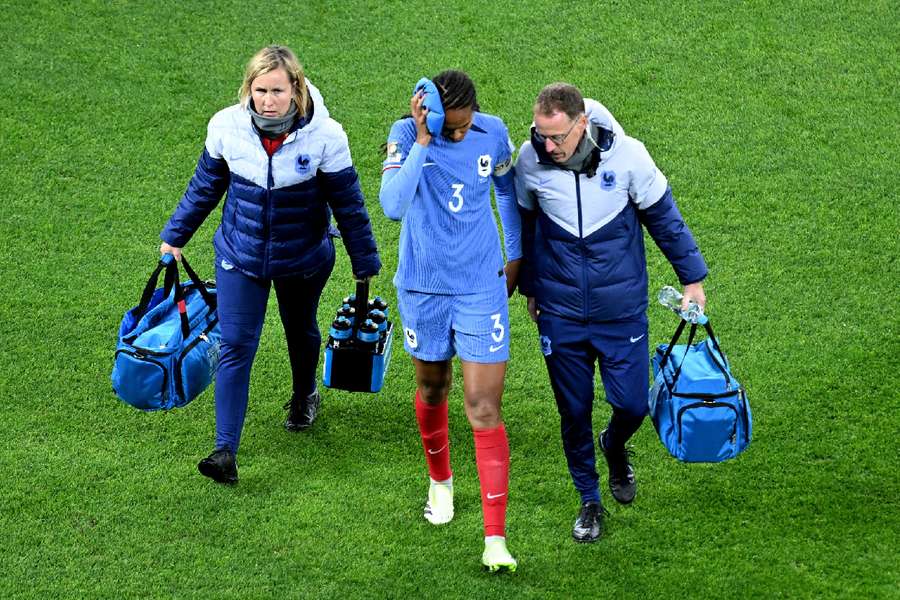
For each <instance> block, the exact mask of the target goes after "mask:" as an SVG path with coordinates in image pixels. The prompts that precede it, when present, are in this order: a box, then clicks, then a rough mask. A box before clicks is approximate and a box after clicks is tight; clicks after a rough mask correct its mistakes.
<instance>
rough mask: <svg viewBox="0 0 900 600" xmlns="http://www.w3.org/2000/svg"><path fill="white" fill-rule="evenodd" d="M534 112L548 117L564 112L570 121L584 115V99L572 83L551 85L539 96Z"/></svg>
mask: <svg viewBox="0 0 900 600" xmlns="http://www.w3.org/2000/svg"><path fill="white" fill-rule="evenodd" d="M534 111H535V112H537V113H540V114H542V115H548V116H549V115H552V114H553V113H555V112H564V113H566V116H568V117H569V118H570V119H575V118H576V117H578V116H579V115H581V114H582V113H584V97H582V95H581V92H580V91H579V90H578V88H577V87H575V86H574V85H572V84H571V83H562V82H557V83H551V84H550V85H548V86H546V87H545V88H544V89H542V90H541V93H540V94H538V97H537V100H535V102H534Z"/></svg>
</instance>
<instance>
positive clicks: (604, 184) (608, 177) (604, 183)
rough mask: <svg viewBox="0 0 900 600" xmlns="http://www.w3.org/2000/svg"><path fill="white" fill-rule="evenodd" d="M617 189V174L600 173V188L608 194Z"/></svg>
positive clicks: (613, 172)
mask: <svg viewBox="0 0 900 600" xmlns="http://www.w3.org/2000/svg"><path fill="white" fill-rule="evenodd" d="M615 187H616V172H615V171H601V172H600V188H601V189H604V190H606V191H607V192H608V191H610V190H612V189H614V188H615Z"/></svg>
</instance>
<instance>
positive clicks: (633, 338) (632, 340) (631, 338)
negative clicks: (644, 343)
mask: <svg viewBox="0 0 900 600" xmlns="http://www.w3.org/2000/svg"><path fill="white" fill-rule="evenodd" d="M645 335H646V334H645V333H642V334H641V335H639V336H637V337H630V338H628V339H629V340H631V343H632V344H633V343H635V342H636V341H638V340H639V339H641V338H642V337H644V336H645Z"/></svg>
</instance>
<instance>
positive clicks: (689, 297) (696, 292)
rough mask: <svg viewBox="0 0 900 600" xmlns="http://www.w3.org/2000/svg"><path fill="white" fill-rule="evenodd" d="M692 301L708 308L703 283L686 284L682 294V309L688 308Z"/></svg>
mask: <svg viewBox="0 0 900 600" xmlns="http://www.w3.org/2000/svg"><path fill="white" fill-rule="evenodd" d="M691 301H694V302H696V303H697V304H699V305H700V308H704V309H705V308H706V294H704V293H703V284H702V283H700V282H699V281H698V282H697V283H689V284H687V285H686V286H684V293H682V295H681V310H687V309H688V304H690V302H691Z"/></svg>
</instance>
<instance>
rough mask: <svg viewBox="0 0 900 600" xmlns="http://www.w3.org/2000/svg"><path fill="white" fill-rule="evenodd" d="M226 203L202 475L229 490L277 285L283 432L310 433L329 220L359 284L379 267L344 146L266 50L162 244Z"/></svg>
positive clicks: (285, 66)
mask: <svg viewBox="0 0 900 600" xmlns="http://www.w3.org/2000/svg"><path fill="white" fill-rule="evenodd" d="M226 192H227V197H226V200H225V202H224V205H223V207H222V221H221V224H220V225H219V228H218V229H217V230H216V233H215V238H214V241H213V246H214V248H215V257H216V258H215V260H216V284H217V287H218V292H217V295H218V316H219V320H220V323H221V328H222V345H221V349H220V361H219V366H218V371H217V372H216V389H215V396H216V443H215V448H214V450H213V452H212V454H210V455H209V456H208V457H207V458H204V459H203V460H201V461H200V463H199V465H198V468H199V470H200V472H201V473H202V474H203V475H205V476H207V477H210V478H211V479H213V480H215V481H217V482H219V483H235V482H237V479H238V475H237V461H236V454H237V451H238V446H239V442H240V436H241V429H242V428H243V424H244V416H245V414H246V412H247V402H248V395H249V383H250V368H251V366H252V363H253V358H254V356H255V354H256V350H257V347H258V345H259V338H260V333H261V331H262V324H263V318H264V316H265V310H266V303H267V301H268V296H269V288H270V287H272V286H274V288H275V294H276V296H277V298H278V309H279V312H280V314H281V322H282V325H283V326H284V332H285V337H286V338H287V346H288V353H289V356H290V363H291V374H292V377H293V396H292V397H291V399H290V401H289V402H288V403H287V404H286V405H285V408H286V409H288V411H289V412H288V416H287V420H286V421H285V424H284V426H285V427H286V428H287V429H288V430H289V431H299V430H303V429H306V428H307V427H309V426H310V425H312V423H313V421H314V420H315V418H316V414H317V412H318V408H319V402H320V399H319V394H318V392H317V390H316V369H317V365H318V358H319V351H320V347H321V336H320V334H319V329H318V326H317V323H316V309H317V307H318V303H319V296H320V295H321V293H322V289H323V288H324V287H325V283H326V281H327V280H328V277H329V276H330V275H331V271H332V268H333V267H334V260H335V249H334V244H333V242H332V237H333V235H337V233H336V232H335V231H334V230H333V228H332V227H331V225H330V221H331V216H332V214H333V215H334V217H335V220H336V221H337V226H338V229H339V230H340V233H341V237H342V238H343V240H344V246H345V247H346V249H347V253H348V254H349V255H350V262H351V264H352V268H353V274H354V276H355V277H357V278H366V277H371V276H374V275H376V274H377V273H378V271H379V269H380V268H381V261H380V259H379V256H378V250H377V248H376V244H375V239H374V237H373V235H372V230H371V227H370V224H369V215H368V212H367V211H366V207H365V203H364V198H363V195H362V192H361V190H360V186H359V179H358V176H357V173H356V169H355V168H354V167H353V163H352V161H351V158H350V148H349V147H348V144H347V136H346V134H345V133H344V130H343V128H342V127H341V125H340V124H339V123H337V122H336V121H334V120H333V119H331V118H329V116H328V109H327V108H325V104H324V102H323V100H322V95H321V94H320V93H319V90H317V89H316V88H315V87H314V86H313V85H312V84H311V83H310V82H309V81H308V80H307V79H306V78H305V77H304V74H303V69H302V67H301V66H300V63H299V62H298V61H297V57H296V56H295V55H294V53H293V52H292V51H291V50H290V49H289V48H286V47H284V46H268V47H266V48H263V49H262V50H260V51H259V52H257V53H256V54H255V55H254V56H253V58H251V59H250V62H249V63H248V64H247V69H246V72H245V75H244V81H243V84H242V85H241V88H240V102H239V103H238V104H236V105H234V106H230V107H228V108H226V109H224V110H221V111H219V112H218V113H216V114H215V115H214V116H213V118H212V119H211V120H210V122H209V127H208V131H207V136H206V145H205V147H204V149H203V153H202V154H201V156H200V160H199V162H198V164H197V169H196V171H195V173H194V176H193V178H192V179H191V181H190V183H189V184H188V187H187V191H186V192H185V194H184V196H183V197H182V199H181V201H180V202H179V203H178V206H177V208H176V209H175V212H174V214H173V215H172V217H171V218H170V219H169V221H168V223H167V224H166V226H165V228H164V229H163V230H162V233H161V234H160V238H162V241H163V243H162V245H161V246H160V252H161V253H163V254H166V253H170V254H172V255H174V256H175V258H176V259H180V258H181V249H182V248H183V247H184V245H185V244H187V242H188V240H190V239H191V236H192V235H193V234H194V232H196V231H197V229H198V228H199V227H200V225H201V224H202V223H203V221H204V220H205V219H206V217H207V216H208V215H209V213H210V212H211V211H212V210H213V209H214V208H215V207H216V205H217V204H218V203H219V202H220V200H221V199H222V196H223V195H224V194H225V193H226Z"/></svg>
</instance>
